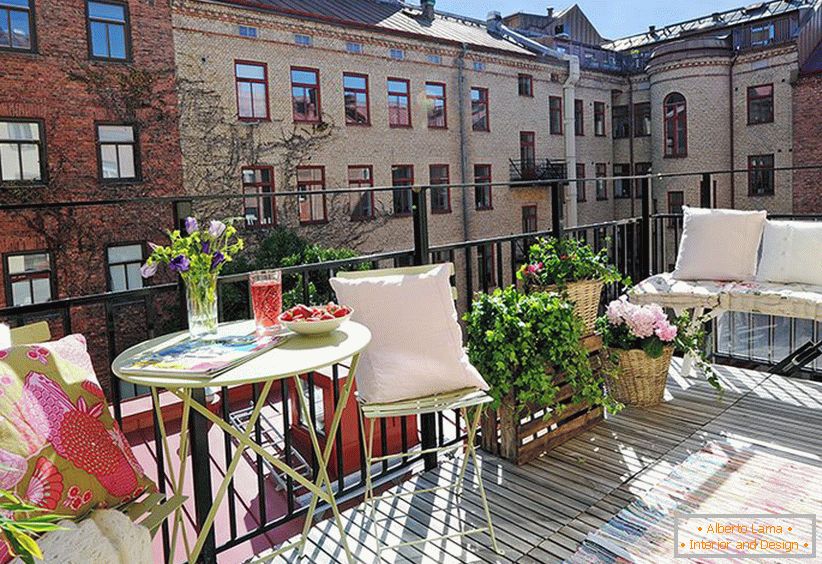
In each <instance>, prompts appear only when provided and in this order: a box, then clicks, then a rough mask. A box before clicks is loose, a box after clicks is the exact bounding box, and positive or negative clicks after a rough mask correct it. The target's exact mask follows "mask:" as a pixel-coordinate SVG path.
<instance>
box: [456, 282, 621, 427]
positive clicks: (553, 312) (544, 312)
mask: <svg viewBox="0 0 822 564" xmlns="http://www.w3.org/2000/svg"><path fill="white" fill-rule="evenodd" d="M464 320H465V321H466V333H467V340H468V356H469V358H470V360H471V362H472V363H473V364H474V366H475V367H476V368H477V370H479V372H480V373H481V374H482V375H483V377H484V378H485V380H486V382H488V385H489V386H490V390H489V393H490V395H491V396H492V397H493V398H494V406H495V407H497V406H499V404H500V403H501V402H502V401H503V399H505V398H506V397H511V395H513V400H514V402H515V408H516V409H517V410H522V409H525V408H526V407H527V406H528V405H529V404H531V405H537V406H540V408H548V410H549V413H550V414H553V413H556V412H557V411H560V410H561V406H560V405H559V404H558V403H557V395H558V393H559V387H558V386H557V384H556V380H555V375H556V374H562V375H563V379H564V380H565V381H567V382H568V383H569V384H570V385H571V387H572V389H573V401H574V402H588V403H589V404H591V405H602V406H605V407H606V408H608V409H609V410H611V411H614V410H616V409H617V408H618V404H617V402H615V401H614V400H613V399H612V398H611V397H610V396H608V395H606V393H605V391H604V380H603V376H602V374H599V373H595V372H594V371H592V369H591V365H590V363H589V361H588V353H587V351H586V349H585V348H584V347H583V345H582V343H581V341H580V339H581V338H582V325H581V322H580V321H579V320H578V319H577V318H576V317H575V316H574V310H573V306H571V305H570V304H569V303H568V302H567V301H565V300H563V299H562V298H561V297H560V296H559V295H558V294H554V293H548V292H536V293H533V294H523V293H522V292H519V291H518V290H517V289H516V288H515V287H514V286H510V287H508V288H504V289H499V288H498V289H496V290H495V291H494V292H493V293H491V294H482V293H480V294H477V295H476V297H475V299H474V302H473V304H472V307H471V311H470V312H468V313H467V314H466V315H465V316H464ZM548 416H550V415H549V414H546V417H548Z"/></svg>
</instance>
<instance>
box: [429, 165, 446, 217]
mask: <svg viewBox="0 0 822 564" xmlns="http://www.w3.org/2000/svg"><path fill="white" fill-rule="evenodd" d="M428 175H429V181H428V183H429V184H430V185H431V213H451V188H450V187H449V186H447V184H448V183H449V182H450V175H449V168H448V165H447V164H433V165H431V166H430V167H428Z"/></svg>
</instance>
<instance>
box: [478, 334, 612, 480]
mask: <svg viewBox="0 0 822 564" xmlns="http://www.w3.org/2000/svg"><path fill="white" fill-rule="evenodd" d="M582 344H583V346H585V348H586V349H587V350H588V352H589V355H590V360H591V368H592V369H593V370H595V371H598V370H601V369H602V354H603V350H602V339H601V338H600V337H599V336H597V335H590V336H588V337H584V338H583V339H582ZM557 378H558V380H559V381H558V383H557V384H558V386H559V388H560V391H559V394H558V396H557V397H558V403H559V404H561V405H564V406H566V408H565V409H564V410H563V411H562V413H560V414H559V415H556V416H553V417H549V418H547V419H545V418H544V416H545V409H544V408H540V407H538V406H529V408H528V409H527V410H525V411H523V412H522V413H521V414H520V415H519V417H517V415H516V414H515V412H514V409H513V405H514V402H513V394H512V396H511V399H510V400H504V401H503V402H502V404H501V405H500V406H499V407H498V408H497V409H496V410H493V409H487V410H486V411H485V413H484V414H483V419H482V448H483V450H486V451H488V452H490V453H492V454H495V455H497V456H500V457H501V458H504V459H506V460H510V461H512V462H514V463H516V464H526V463H528V462H530V461H531V460H533V459H535V458H537V457H539V456H540V455H541V454H542V453H544V452H547V451H549V450H551V449H553V448H556V447H558V446H559V445H561V444H562V443H564V442H565V441H567V440H569V439H572V438H574V437H575V436H577V435H579V434H580V433H583V432H585V431H586V430H588V429H590V428H591V427H593V426H594V425H596V424H597V423H599V422H600V421H602V420H603V418H604V413H603V409H602V407H591V406H590V405H589V404H588V403H587V402H585V403H576V404H575V403H573V402H572V400H571V398H572V396H573V390H572V389H571V386H570V384H566V383H565V382H564V381H563V380H562V376H561V375H559V376H557Z"/></svg>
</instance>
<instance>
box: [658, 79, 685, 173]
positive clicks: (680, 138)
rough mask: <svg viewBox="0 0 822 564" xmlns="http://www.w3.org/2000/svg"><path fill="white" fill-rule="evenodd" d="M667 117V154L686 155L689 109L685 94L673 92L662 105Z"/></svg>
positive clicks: (663, 113)
mask: <svg viewBox="0 0 822 564" xmlns="http://www.w3.org/2000/svg"><path fill="white" fill-rule="evenodd" d="M662 115H663V116H664V119H665V156H666V157H684V156H687V154H688V109H687V105H686V103H685V96H683V95H682V94H680V93H679V92H671V93H670V94H668V95H667V96H666V97H665V101H664V103H663V106H662Z"/></svg>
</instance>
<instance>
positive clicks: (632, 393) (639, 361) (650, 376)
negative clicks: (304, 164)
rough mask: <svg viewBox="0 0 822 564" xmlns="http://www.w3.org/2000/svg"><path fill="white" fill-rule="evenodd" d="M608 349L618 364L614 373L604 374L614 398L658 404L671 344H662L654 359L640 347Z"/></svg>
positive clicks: (643, 403) (644, 403) (639, 404)
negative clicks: (660, 353) (661, 348)
mask: <svg viewBox="0 0 822 564" xmlns="http://www.w3.org/2000/svg"><path fill="white" fill-rule="evenodd" d="M609 352H610V353H611V354H612V355H613V356H614V357H615V360H616V362H617V365H618V366H617V373H616V374H614V375H611V374H608V373H607V372H606V374H605V381H606V384H607V386H608V391H609V392H610V393H611V395H612V396H613V397H614V399H616V400H617V401H619V402H622V403H624V404H625V405H636V406H642V407H648V406H652V405H659V404H660V403H662V398H663V397H664V396H665V383H666V382H667V380H668V368H669V367H670V366H671V357H672V356H673V354H674V347H665V348H664V349H663V352H662V355H661V356H659V357H657V358H651V357H650V356H648V355H647V354H646V353H645V351H643V350H642V349H631V350H624V349H610V351H609Z"/></svg>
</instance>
